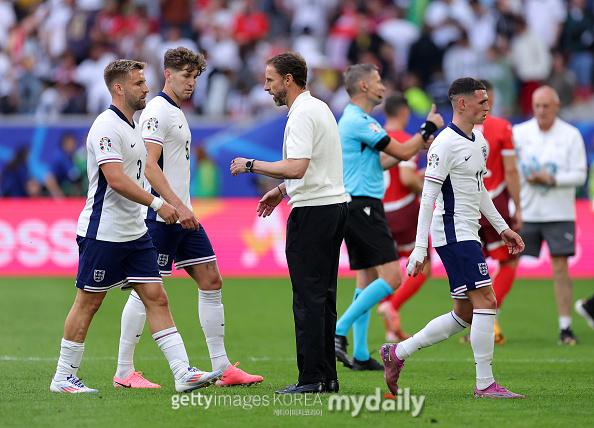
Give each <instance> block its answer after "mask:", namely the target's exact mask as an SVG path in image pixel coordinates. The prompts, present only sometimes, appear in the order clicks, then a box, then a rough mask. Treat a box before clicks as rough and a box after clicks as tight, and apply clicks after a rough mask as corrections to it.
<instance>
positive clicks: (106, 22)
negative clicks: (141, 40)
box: [91, 0, 127, 50]
mask: <svg viewBox="0 0 594 428" xmlns="http://www.w3.org/2000/svg"><path fill="white" fill-rule="evenodd" d="M121 3H122V2H121V1H119V0H105V3H104V5H103V8H102V9H101V11H100V12H99V13H98V14H97V17H96V18H95V22H94V25H93V28H92V29H91V40H93V42H95V43H103V44H105V45H107V46H109V49H110V50H115V49H116V48H117V46H118V44H119V41H120V39H121V38H122V37H123V36H124V34H125V32H126V25H127V22H126V18H125V17H124V15H123V14H122V11H121Z"/></svg>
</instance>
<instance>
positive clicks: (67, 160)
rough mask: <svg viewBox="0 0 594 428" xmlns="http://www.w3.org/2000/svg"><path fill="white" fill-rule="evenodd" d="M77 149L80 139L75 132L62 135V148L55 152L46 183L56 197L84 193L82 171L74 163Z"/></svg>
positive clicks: (49, 190) (50, 192) (51, 193)
mask: <svg viewBox="0 0 594 428" xmlns="http://www.w3.org/2000/svg"><path fill="white" fill-rule="evenodd" d="M77 149H78V140H77V139H76V136H75V135H74V134H70V133H66V134H64V135H62V138H61V140H60V149H59V150H57V151H56V152H55V153H54V156H53V158H52V160H51V163H50V170H49V172H48V173H47V174H46V176H45V183H44V184H45V187H46V189H47V190H48V192H49V194H50V195H51V196H52V197H54V198H59V197H62V196H82V195H83V194H82V192H81V182H82V176H81V171H79V170H78V168H77V167H76V165H75V164H74V155H75V153H76V150H77Z"/></svg>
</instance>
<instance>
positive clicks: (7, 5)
mask: <svg viewBox="0 0 594 428" xmlns="http://www.w3.org/2000/svg"><path fill="white" fill-rule="evenodd" d="M12 4H13V2H12V1H10V0H0V49H6V47H7V44H8V34H9V30H10V29H11V28H12V27H14V26H15V24H16V22H17V19H16V13H15V12H14V6H13V5H12Z"/></svg>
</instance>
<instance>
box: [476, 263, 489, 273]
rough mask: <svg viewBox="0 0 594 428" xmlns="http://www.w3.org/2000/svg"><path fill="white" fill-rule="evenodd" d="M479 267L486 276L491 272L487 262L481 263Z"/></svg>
mask: <svg viewBox="0 0 594 428" xmlns="http://www.w3.org/2000/svg"><path fill="white" fill-rule="evenodd" d="M478 267H479V272H480V273H481V275H483V276H485V275H488V274H489V268H488V267H487V263H479V264H478Z"/></svg>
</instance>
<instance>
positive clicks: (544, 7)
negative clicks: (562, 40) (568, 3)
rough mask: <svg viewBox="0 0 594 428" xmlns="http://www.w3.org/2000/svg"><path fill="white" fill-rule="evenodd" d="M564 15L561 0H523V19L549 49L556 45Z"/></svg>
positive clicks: (564, 10)
mask: <svg viewBox="0 0 594 428" xmlns="http://www.w3.org/2000/svg"><path fill="white" fill-rule="evenodd" d="M566 17H567V10H566V8H565V4H564V1H563V0H525V1H524V19H525V20H526V25H527V26H528V29H529V30H530V31H531V32H532V33H533V34H535V35H536V36H537V37H538V38H539V39H540V40H542V41H543V42H544V44H545V46H546V47H547V48H549V49H551V48H554V47H555V46H557V43H558V41H559V36H560V35H561V29H562V28H563V21H565V18H566Z"/></svg>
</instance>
